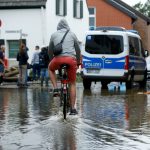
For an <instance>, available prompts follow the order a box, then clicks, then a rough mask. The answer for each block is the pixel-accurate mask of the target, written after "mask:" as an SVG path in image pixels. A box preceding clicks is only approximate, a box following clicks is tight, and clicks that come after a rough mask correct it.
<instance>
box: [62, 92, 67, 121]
mask: <svg viewBox="0 0 150 150" xmlns="http://www.w3.org/2000/svg"><path fill="white" fill-rule="evenodd" d="M63 99H64V103H63V114H64V119H66V115H67V94H64V95H63Z"/></svg>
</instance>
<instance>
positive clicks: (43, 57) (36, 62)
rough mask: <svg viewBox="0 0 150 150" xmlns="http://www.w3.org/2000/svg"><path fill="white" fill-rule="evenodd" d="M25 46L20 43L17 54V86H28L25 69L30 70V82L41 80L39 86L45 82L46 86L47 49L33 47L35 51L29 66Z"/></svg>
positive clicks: (47, 77)
mask: <svg viewBox="0 0 150 150" xmlns="http://www.w3.org/2000/svg"><path fill="white" fill-rule="evenodd" d="M27 50H28V49H27V48H26V46H25V44H23V43H21V46H20V49H19V52H18V53H17V61H18V62H19V78H18V86H21V87H22V86H28V84H27V81H28V73H27V69H31V68H32V80H33V81H36V80H41V86H43V82H44V80H45V83H46V86H48V79H49V75H48V64H49V55H48V49H47V47H42V48H41V51H40V47H39V46H38V45H37V46H35V51H34V53H33V56H32V60H31V64H29V63H28V59H29V56H28V52H27Z"/></svg>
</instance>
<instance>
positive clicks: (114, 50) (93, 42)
mask: <svg viewBox="0 0 150 150" xmlns="http://www.w3.org/2000/svg"><path fill="white" fill-rule="evenodd" d="M85 51H86V52H88V53H90V54H119V53H121V52H123V37H122V36H120V35H88V36H87V37H86V44H85Z"/></svg>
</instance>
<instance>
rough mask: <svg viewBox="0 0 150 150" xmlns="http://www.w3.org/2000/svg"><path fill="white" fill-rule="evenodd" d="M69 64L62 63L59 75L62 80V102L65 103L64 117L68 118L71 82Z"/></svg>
mask: <svg viewBox="0 0 150 150" xmlns="http://www.w3.org/2000/svg"><path fill="white" fill-rule="evenodd" d="M68 67H69V66H68V65H67V64H62V65H61V67H60V70H59V77H60V81H61V89H60V103H61V106H62V105H63V115H64V119H66V115H67V112H68V111H69V83H68V75H67V69H68Z"/></svg>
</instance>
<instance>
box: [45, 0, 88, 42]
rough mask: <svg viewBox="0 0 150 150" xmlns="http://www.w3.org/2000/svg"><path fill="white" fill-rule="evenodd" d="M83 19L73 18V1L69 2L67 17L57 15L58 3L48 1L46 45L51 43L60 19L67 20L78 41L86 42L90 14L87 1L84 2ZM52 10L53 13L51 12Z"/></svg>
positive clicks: (69, 0)
mask: <svg viewBox="0 0 150 150" xmlns="http://www.w3.org/2000/svg"><path fill="white" fill-rule="evenodd" d="M83 2H84V3H83V18H81V19H76V18H74V17H73V0H68V1H67V15H66V16H57V15H56V4H55V3H56V2H55V1H51V0H48V2H47V5H46V8H47V10H46V22H47V23H46V24H47V27H46V28H47V39H48V41H46V43H49V39H50V36H51V34H52V33H54V32H55V31H56V30H57V24H58V22H59V21H60V19H62V18H65V19H66V20H67V22H68V24H69V26H70V28H71V30H72V31H73V32H74V33H75V34H76V36H77V38H78V40H79V41H80V42H82V41H83V40H84V33H85V31H87V30H88V29H89V12H88V8H87V4H86V0H83ZM49 10H51V12H50V11H49Z"/></svg>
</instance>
